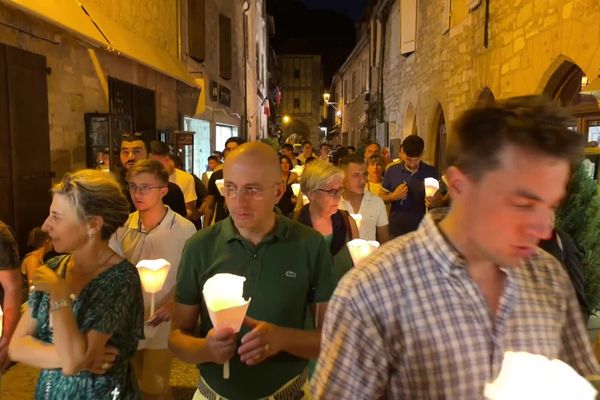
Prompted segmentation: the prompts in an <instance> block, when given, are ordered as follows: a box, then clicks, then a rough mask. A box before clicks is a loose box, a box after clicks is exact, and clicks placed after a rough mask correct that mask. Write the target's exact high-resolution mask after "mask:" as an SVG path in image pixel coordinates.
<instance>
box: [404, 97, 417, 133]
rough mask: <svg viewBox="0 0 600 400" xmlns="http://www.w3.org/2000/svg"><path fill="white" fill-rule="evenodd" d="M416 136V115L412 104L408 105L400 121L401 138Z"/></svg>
mask: <svg viewBox="0 0 600 400" xmlns="http://www.w3.org/2000/svg"><path fill="white" fill-rule="evenodd" d="M416 134H417V114H416V112H415V108H414V107H413V105H412V103H408V106H406V111H404V118H403V119H402V138H405V137H407V136H409V135H416Z"/></svg>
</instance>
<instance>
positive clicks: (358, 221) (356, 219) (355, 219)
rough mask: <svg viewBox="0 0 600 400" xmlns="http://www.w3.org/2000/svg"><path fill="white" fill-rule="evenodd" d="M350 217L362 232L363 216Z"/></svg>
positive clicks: (354, 215) (352, 215) (353, 215)
mask: <svg viewBox="0 0 600 400" xmlns="http://www.w3.org/2000/svg"><path fill="white" fill-rule="evenodd" d="M350 216H351V217H352V219H353V220H354V222H356V227H357V228H358V229H359V230H360V224H361V222H362V219H363V218H362V215H361V214H350Z"/></svg>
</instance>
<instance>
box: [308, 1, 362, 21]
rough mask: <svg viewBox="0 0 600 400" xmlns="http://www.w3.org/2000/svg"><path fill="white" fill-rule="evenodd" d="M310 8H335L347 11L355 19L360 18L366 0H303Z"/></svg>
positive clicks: (334, 9)
mask: <svg viewBox="0 0 600 400" xmlns="http://www.w3.org/2000/svg"><path fill="white" fill-rule="evenodd" d="M301 1H302V3H304V4H305V5H306V7H308V8H309V9H313V10H333V11H337V12H343V13H346V14H348V15H349V16H350V18H352V19H353V20H354V21H356V20H358V18H360V16H361V14H362V12H363V9H364V8H365V4H366V0H301Z"/></svg>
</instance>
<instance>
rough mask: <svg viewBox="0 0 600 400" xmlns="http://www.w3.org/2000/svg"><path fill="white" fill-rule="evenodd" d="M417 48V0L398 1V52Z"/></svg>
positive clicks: (411, 50)
mask: <svg viewBox="0 0 600 400" xmlns="http://www.w3.org/2000/svg"><path fill="white" fill-rule="evenodd" d="M416 49H417V0H402V1H401V2H400V54H403V55H408V54H410V53H412V52H414V51H415V50H416Z"/></svg>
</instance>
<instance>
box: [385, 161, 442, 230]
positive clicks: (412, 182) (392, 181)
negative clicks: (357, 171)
mask: <svg viewBox="0 0 600 400" xmlns="http://www.w3.org/2000/svg"><path fill="white" fill-rule="evenodd" d="M429 177H431V178H435V179H438V180H439V179H440V174H439V172H438V170H437V169H435V167H433V166H431V165H429V164H426V163H424V162H423V161H421V162H420V163H419V168H418V169H417V171H416V172H414V173H413V172H411V171H409V170H408V169H406V167H405V166H404V163H403V162H402V163H400V164H396V165H392V166H391V167H390V168H389V169H388V170H387V171H385V176H384V177H383V183H382V185H381V186H382V187H383V188H384V189H385V190H387V191H389V192H393V191H394V189H396V188H397V187H398V186H399V185H400V184H402V183H403V182H406V183H407V184H408V194H407V196H406V198H405V199H403V200H397V201H394V202H392V208H391V210H390V230H391V232H392V235H393V236H399V235H403V234H405V233H408V232H412V231H414V230H416V229H417V227H418V226H419V223H421V220H422V219H423V216H424V215H425V183H424V181H425V178H429Z"/></svg>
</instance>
